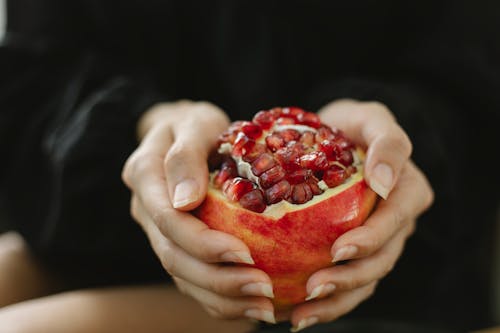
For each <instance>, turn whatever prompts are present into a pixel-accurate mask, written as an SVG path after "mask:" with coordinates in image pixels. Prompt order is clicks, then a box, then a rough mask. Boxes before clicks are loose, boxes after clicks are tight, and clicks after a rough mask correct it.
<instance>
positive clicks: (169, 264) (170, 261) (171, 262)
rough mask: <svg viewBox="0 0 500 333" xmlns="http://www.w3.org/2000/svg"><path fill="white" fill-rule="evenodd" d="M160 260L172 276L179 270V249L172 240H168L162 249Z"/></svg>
mask: <svg viewBox="0 0 500 333" xmlns="http://www.w3.org/2000/svg"><path fill="white" fill-rule="evenodd" d="M160 251H161V253H160V262H161V265H162V266H163V268H164V269H165V271H167V273H168V274H170V275H172V276H176V271H177V265H178V262H177V261H178V260H177V251H176V250H175V248H174V246H173V244H172V243H171V242H170V241H168V240H167V241H166V242H165V243H164V244H163V245H162V247H161V249H160Z"/></svg>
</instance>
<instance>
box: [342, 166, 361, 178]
mask: <svg viewBox="0 0 500 333" xmlns="http://www.w3.org/2000/svg"><path fill="white" fill-rule="evenodd" d="M345 172H346V175H347V177H350V176H351V175H353V174H355V173H356V172H358V169H357V168H356V167H355V166H354V165H349V166H348V167H347V168H346V169H345Z"/></svg>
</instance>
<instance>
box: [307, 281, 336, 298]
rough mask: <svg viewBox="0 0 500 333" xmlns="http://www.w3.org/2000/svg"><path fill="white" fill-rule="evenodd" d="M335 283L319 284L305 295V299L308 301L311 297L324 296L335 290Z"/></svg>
mask: <svg viewBox="0 0 500 333" xmlns="http://www.w3.org/2000/svg"><path fill="white" fill-rule="evenodd" d="M335 288H336V287H335V285H334V284H333V283H327V284H320V285H319V286H317V287H316V288H314V289H313V290H312V292H311V293H310V294H309V295H308V296H307V297H306V301H310V300H312V299H315V298H317V297H319V296H326V295H329V294H331V293H333V291H334V290H335Z"/></svg>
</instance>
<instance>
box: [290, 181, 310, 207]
mask: <svg viewBox="0 0 500 333" xmlns="http://www.w3.org/2000/svg"><path fill="white" fill-rule="evenodd" d="M312 197H313V193H312V191H311V188H310V187H309V185H308V184H306V183H300V184H296V185H293V188H292V195H291V196H290V199H289V200H290V201H291V202H292V203H294V204H303V203H305V202H308V201H309V200H311V199H312Z"/></svg>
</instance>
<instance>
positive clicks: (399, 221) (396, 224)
mask: <svg viewBox="0 0 500 333" xmlns="http://www.w3.org/2000/svg"><path fill="white" fill-rule="evenodd" d="M389 218H390V219H391V224H392V226H393V230H399V229H400V228H401V226H402V225H403V222H404V221H405V218H406V217H405V214H403V212H402V210H401V208H400V206H396V207H394V208H393V209H391V213H390V217H389Z"/></svg>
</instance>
